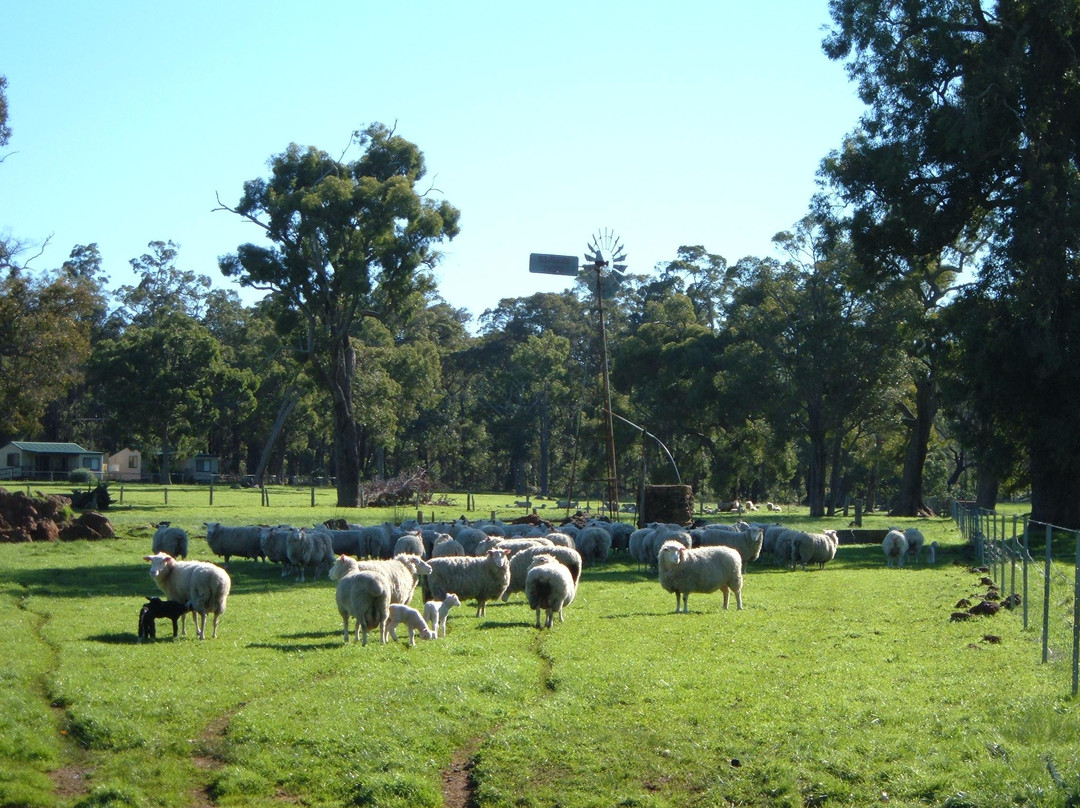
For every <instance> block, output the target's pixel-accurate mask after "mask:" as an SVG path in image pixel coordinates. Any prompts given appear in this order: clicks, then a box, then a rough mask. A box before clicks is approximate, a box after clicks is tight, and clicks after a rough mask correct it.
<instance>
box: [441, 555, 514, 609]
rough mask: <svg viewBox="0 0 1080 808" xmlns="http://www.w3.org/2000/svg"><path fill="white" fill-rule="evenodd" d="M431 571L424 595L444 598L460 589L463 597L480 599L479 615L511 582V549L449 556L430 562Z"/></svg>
mask: <svg viewBox="0 0 1080 808" xmlns="http://www.w3.org/2000/svg"><path fill="white" fill-rule="evenodd" d="M428 563H429V564H430V565H431V574H430V575H428V576H427V577H426V578H425V579H424V599H425V600H442V599H443V598H445V597H446V596H447V595H448V594H449V593H451V592H456V593H457V596H458V597H459V598H461V600H463V601H466V600H471V599H473V598H475V599H476V616H477V617H483V616H484V615H485V614H486V613H487V602H488V601H489V600H495V599H496V598H498V597H499V596H500V595H502V593H503V591H504V590H505V589H506V587H507V586H508V585H509V584H510V559H509V553H507V551H506V550H503V549H502V548H499V547H493V548H492V549H490V550H488V551H487V553H486V554H485V555H484V556H448V557H444V558H433V559H431V561H429V562H428Z"/></svg>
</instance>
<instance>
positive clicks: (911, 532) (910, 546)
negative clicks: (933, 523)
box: [904, 527, 926, 564]
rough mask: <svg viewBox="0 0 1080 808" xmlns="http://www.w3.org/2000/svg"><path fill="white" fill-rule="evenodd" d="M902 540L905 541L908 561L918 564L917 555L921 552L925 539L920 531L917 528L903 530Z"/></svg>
mask: <svg viewBox="0 0 1080 808" xmlns="http://www.w3.org/2000/svg"><path fill="white" fill-rule="evenodd" d="M904 538H905V539H907V552H908V559H909V560H910V561H913V562H915V563H916V564H917V563H919V553H920V552H921V551H922V548H923V544H924V543H925V542H926V539H924V538H923V534H922V531H921V530H919V529H918V528H917V527H909V528H906V529H905V530H904Z"/></svg>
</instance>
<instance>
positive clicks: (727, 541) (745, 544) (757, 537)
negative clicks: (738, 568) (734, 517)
mask: <svg viewBox="0 0 1080 808" xmlns="http://www.w3.org/2000/svg"><path fill="white" fill-rule="evenodd" d="M742 524H745V523H742ZM693 534H694V531H691V535H693ZM697 537H698V541H697V542H695V544H696V545H697V546H700V547H730V548H732V549H733V550H735V551H737V552H738V554H739V557H740V558H742V571H743V573H745V572H746V565H747V564H752V563H754V562H755V561H757V560H758V556H760V555H761V544H762V542H763V541H764V540H765V531H764V530H762V529H761V528H755V527H750V526H749V525H747V526H746V528H745V529H743V530H738V531H736V530H709V529H705V530H702V531H700V532H699V533H698V534H697Z"/></svg>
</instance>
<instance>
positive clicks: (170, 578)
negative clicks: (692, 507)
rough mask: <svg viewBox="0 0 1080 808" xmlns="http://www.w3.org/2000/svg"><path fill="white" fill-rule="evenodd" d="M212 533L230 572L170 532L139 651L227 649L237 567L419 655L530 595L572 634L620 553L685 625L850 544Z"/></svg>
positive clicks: (585, 534) (908, 547) (829, 535)
mask: <svg viewBox="0 0 1080 808" xmlns="http://www.w3.org/2000/svg"><path fill="white" fill-rule="evenodd" d="M205 527H206V541H207V545H208V546H209V547H210V550H211V551H212V552H213V553H214V554H215V555H218V556H221V557H222V558H224V562H225V568H222V567H220V566H218V565H216V564H211V563H207V562H203V561H188V560H186V558H187V555H188V534H187V532H186V531H184V530H183V529H182V528H179V527H175V526H172V525H170V524H169V523H168V522H162V523H160V524H159V525H158V527H157V530H156V531H155V533H154V538H153V543H152V553H153V554H152V555H148V556H145V560H146V561H149V562H150V575H151V577H152V578H153V579H154V581H155V582H156V583H157V585H158V587H159V588H160V589H161V591H162V592H163V593H164V594H165V595H166V598H167V600H166V601H160V600H159V599H157V598H154V599H152V601H151V602H150V603H148V604H147V605H146V606H144V607H143V611H142V612H141V613H140V629H139V636H140V638H142V637H144V636H149V637H152V636H153V629H152V622H153V619H155V618H157V617H172V618H173V619H174V621H175V614H176V612H177V611H180V613H181V626H182V631H183V633H186V625H185V622H184V621H185V620H186V614H187V613H188V612H191V613H192V614H193V616H194V622H195V627H196V634H197V636H198V637H199V639H203V638H204V637H205V623H206V616H207V615H208V614H210V615H213V623H212V634H211V636H213V637H216V636H217V626H218V621H219V620H220V618H221V615H222V614H224V612H225V608H226V601H227V598H228V595H229V591H230V588H231V579H230V577H229V574H228V572H227V568H228V566H229V561H230V559H232V558H246V559H258V560H261V561H270V562H274V563H278V564H280V565H281V568H282V573H281V574H282V576H283V577H284V576H295V577H296V579H297V580H299V581H304V580H306V574H307V572H308V571H309V570H310V571H312V572H313V573H314V575H316V576H320V577H321V576H322V575H326V576H328V577H329V578H330V579H331V580H333V581H335V582H336V604H337V610H338V614H339V615H340V616H341V619H342V634H343V638H344V640H345V642H348V641H349V637H350V633H351V634H352V636H353V637H354V638H355V640H356V641H358V642H361V643H362V644H364V645H366V644H367V638H368V632H369V631H374V630H375V629H378V631H379V640H380V642H381V643H386V642H388V641H389V640H394V641H395V642H396V641H397V639H398V637H397V633H396V628H397V627H398V626H402V627H404V628H405V629H407V630H408V637H409V643H410V645H413V644H415V641H416V638H417V637H419V638H420V639H422V640H431V639H436V638H437V637H439V636H443V637H445V636H446V623H447V617H448V613H449V611H450V609H452V608H453V607H455V606H458V605H460V604H461V603H463V602H466V601H471V600H475V601H476V616H477V617H481V616H483V615H484V614H485V613H486V607H487V604H488V603H489V602H491V601H495V600H496V599H501V600H502V601H503V602H506V601H507V600H508V599H509V597H510V595H512V594H514V593H518V592H524V593H525V598H526V600H527V602H528V604H529V608H530V609H531V610H534V611H535V613H536V623H535V625H536V628H540V627H541V625H544V626H545V627H547V628H551V627H552V625H553V623H554V618H555V616H556V615H558V617H559V620H560V622H561V621H562V620H563V610H564V608H565V607H567V606H569V605H570V604H571V603H572V602H573V600H574V597H575V594H576V592H577V587H578V583H579V581H580V578H581V571H582V568H583V566H585V565H588V564H598V563H603V562H605V561H606V560H607V559H608V557H609V555H610V554H611V553H612V552H623V553H626V554H628V555H629V556H630V557H631V558H632V559H634V560H635V561H637V562H638V563H639V565H641V566H643V567H647V568H649V569H650V570H652V571H655V572H656V574H657V579H658V581H659V583H660V585H661V586H662V587H663V589H664V590H665V591H667V592H673V593H674V594H675V611H676V612H680V611H682V612H686V611H687V610H688V606H687V599H688V597H689V595H690V593H710V592H717V591H720V592H722V593H723V606H724V609H727V608H728V600H729V596H730V595H731V594H734V596H735V603H736V607H737V608H738V609H742V607H743V603H742V586H743V576H744V575H745V573H746V567H747V565H748V564H751V563H753V562H755V561H757V560H758V559H759V558H761V557H762V556H765V557H771V558H772V559H773V562H774V563H775V564H778V565H784V566H787V567H789V568H791V569H794V568H795V567H797V566H801V567H802V569H803V570H806V569H807V567H808V566H811V565H816V566H817V568H818V569H823V568H824V567H825V564H827V563H828V562H829V561H831V560H832V559H833V558H834V557H835V556H836V551H837V546H838V544H839V540H838V537H837V533H836V531H834V530H825V531H823V532H821V533H812V532H808V531H803V530H798V529H795V528H789V527H784V526H782V525H766V524H751V523H747V522H742V521H739V522H736V523H735V524H734V525H719V524H713V525H707V526H704V527H699V528H693V529H687V528H685V527H682V526H680V525H671V524H650V525H649V526H647V527H644V528H640V529H637V530H635V529H634V528H633V526H631V525H629V524H626V523H621V522H614V523H612V522H606V521H601V520H594V521H592V522H589V523H587V524H585V525H578V524H576V523H573V522H571V523H568V524H566V525H563V526H561V527H559V528H558V529H553V528H552V526H548V525H535V524H520V525H519V524H507V523H504V522H500V521H495V520H492V521H487V522H476V523H470V522H468V521H467V520H465V519H464V518H462V519H458V520H456V521H454V522H440V523H431V524H420V523H418V522H406V523H403V524H402V525H394V524H391V523H389V522H386V523H383V524H379V525H371V526H361V525H350V526H348V527H347V528H345V529H335V528H330V527H327V526H324V525H314V526H312V527H307V528H297V527H293V526H291V525H278V526H273V527H267V526H255V525H247V526H239V527H228V526H225V525H222V524H220V523H218V522H208V523H206V525H205ZM923 544H924V541H923V535H922V533H921V531H919V530H918V528H908V529H907V530H904V531H901V530H899V529H892V530H890V531H889V533H888V535H887V536H886V537H885V540H884V541H883V542H882V549H883V551H884V554H885V558H886V565H887V566H889V567H893V566H896V567H902V566H903V564H904V561H905V559H910V560H914V561H918V560H919V555H920V552H921V550H922V548H923ZM936 548H937V543H936V542H934V543H933V544H931V545H929V547H928V548H927V556H928V560H929V562H930V563H933V562H934V554H935V551H936ZM418 586H419V587H421V589H422V592H423V597H424V601H425V603H424V609H423V611H421V610H418V609H415V608H413V607H412V606H411V605H410V604H411V603H412V600H413V596H414V594H415V591H416V589H417V587H418ZM148 600H151V599H148ZM153 601H157V603H154V602H153ZM146 621H149V622H150V624H151V625H150V626H149V627H147V626H146V625H145V623H146ZM350 624H351V625H352V626H353V630H352V631H351V632H350ZM174 626H175V622H174ZM174 635H175V628H174Z"/></svg>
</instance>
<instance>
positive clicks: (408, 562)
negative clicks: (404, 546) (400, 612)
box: [357, 553, 431, 605]
mask: <svg viewBox="0 0 1080 808" xmlns="http://www.w3.org/2000/svg"><path fill="white" fill-rule="evenodd" d="M357 568H358V569H360V570H372V571H375V572H378V573H379V574H380V575H383V576H385V577H386V579H387V581H389V583H390V602H391V603H404V604H406V605H408V604H409V603H411V602H412V599H413V593H414V592H416V586H417V584H418V583H419V582H420V576H421V575H430V574H431V566H430V565H429V564H428V562H427V561H424V559H422V558H421V557H420V556H418V555H412V554H410V553H403V554H401V555H399V556H395V557H394V558H388V559H377V560H373V561H360V562H358V563H357Z"/></svg>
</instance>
